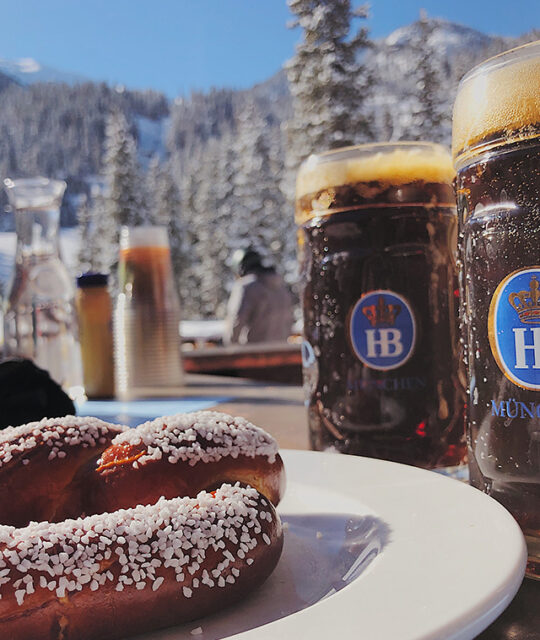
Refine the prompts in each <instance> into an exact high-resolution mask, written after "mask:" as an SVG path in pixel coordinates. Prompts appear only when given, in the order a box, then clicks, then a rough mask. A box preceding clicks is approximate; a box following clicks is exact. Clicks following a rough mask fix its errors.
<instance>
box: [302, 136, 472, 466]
mask: <svg viewBox="0 0 540 640" xmlns="http://www.w3.org/2000/svg"><path fill="white" fill-rule="evenodd" d="M452 177H453V169H452V166H451V159H450V156H449V154H448V153H447V152H446V151H445V150H444V149H443V148H442V147H439V146H437V145H432V144H429V143H409V144H407V143H402V144H395V145H391V144H388V145H366V146H360V147H351V148H347V149H341V150H336V151H332V152H328V153H325V154H321V155H319V156H312V157H311V158H309V159H308V160H307V161H306V162H305V163H304V165H303V166H302V167H301V169H300V172H299V176H298V181H297V206H296V217H297V221H298V223H299V227H300V228H299V254H300V263H301V275H302V281H303V295H302V302H303V315H304V343H303V362H304V387H305V391H306V401H307V404H308V413H309V429H310V438H311V445H312V447H313V448H314V449H317V450H335V451H339V452H343V453H350V454H356V455H365V456H369V457H375V458H382V459H386V460H392V461H397V462H404V463H409V464H414V465H417V466H422V467H426V468H434V467H451V466H454V465H459V464H461V463H462V462H463V459H464V454H465V448H466V447H465V436H464V423H463V385H462V384H461V383H460V380H459V376H458V363H459V357H458V337H457V329H458V327H457V304H458V300H457V276H456V263H455V255H454V254H455V252H454V246H455V242H456V234H457V218H456V212H455V199H454V195H453V191H452V186H451V181H452Z"/></svg>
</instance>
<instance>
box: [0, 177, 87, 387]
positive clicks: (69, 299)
mask: <svg viewBox="0 0 540 640" xmlns="http://www.w3.org/2000/svg"><path fill="white" fill-rule="evenodd" d="M4 184H5V187H6V191H7V194H8V198H9V202H10V204H11V206H12V207H13V209H14V211H15V228H16V232H17V248H16V252H15V265H14V270H13V275H12V278H11V284H10V287H9V289H8V293H7V296H6V301H5V309H4V355H5V356H6V357H23V358H29V359H30V360H33V361H34V362H35V364H36V365H37V366H39V367H41V368H42V369H45V370H46V371H48V372H49V374H50V376H51V377H52V378H53V379H54V380H55V381H56V382H58V383H59V384H60V385H62V387H63V388H64V389H65V390H66V391H67V392H68V393H69V394H70V395H71V396H72V397H76V396H77V395H78V394H80V392H81V390H82V368H81V354H80V346H79V341H78V330H77V319H76V313H75V307H74V294H75V286H74V283H73V281H72V278H71V277H70V275H69V273H68V271H67V269H66V267H65V265H64V263H63V262H62V260H61V258H60V250H59V238H58V232H59V220H60V204H61V201H62V197H63V194H64V190H65V188H66V184H65V182H62V181H58V180H48V179H46V178H28V179H20V180H9V179H8V180H5V182H4Z"/></svg>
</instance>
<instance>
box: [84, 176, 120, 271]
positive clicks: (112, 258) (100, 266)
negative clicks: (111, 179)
mask: <svg viewBox="0 0 540 640" xmlns="http://www.w3.org/2000/svg"><path fill="white" fill-rule="evenodd" d="M90 220H91V230H92V231H91V236H90V241H89V246H90V254H91V267H92V270H94V271H98V272H100V273H108V274H111V275H112V276H113V278H112V281H111V282H112V284H114V281H115V278H116V266H117V264H118V225H117V223H116V220H115V219H114V217H113V216H111V215H110V213H109V210H108V207H107V202H106V199H105V197H104V195H103V193H102V188H101V187H99V186H98V185H94V186H93V187H92V190H91V200H90Z"/></svg>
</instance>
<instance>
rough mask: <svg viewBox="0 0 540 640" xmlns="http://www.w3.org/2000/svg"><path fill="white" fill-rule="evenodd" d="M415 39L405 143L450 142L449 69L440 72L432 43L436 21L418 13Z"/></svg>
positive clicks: (441, 64) (441, 68) (438, 59)
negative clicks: (412, 104) (411, 106)
mask: <svg viewBox="0 0 540 640" xmlns="http://www.w3.org/2000/svg"><path fill="white" fill-rule="evenodd" d="M417 25H418V29H417V32H416V37H415V38H414V39H413V40H412V41H411V52H412V55H413V61H414V62H413V64H414V67H413V74H412V77H413V81H414V88H413V99H414V103H415V106H414V107H413V112H412V114H411V126H410V128H409V130H408V131H406V137H407V138H408V139H409V140H428V141H431V142H445V143H449V142H450V137H451V131H452V110H451V105H450V104H449V103H448V100H447V91H446V90H445V89H446V84H447V82H448V79H449V75H450V70H449V69H448V70H447V72H445V70H444V69H443V65H444V62H445V61H444V60H441V58H440V56H439V55H438V53H437V51H436V50H435V48H434V46H433V44H432V38H431V36H432V34H433V32H434V31H435V27H436V22H435V21H432V20H429V19H428V17H427V15H426V13H425V12H424V11H422V12H421V13H420V20H419V21H418V22H417Z"/></svg>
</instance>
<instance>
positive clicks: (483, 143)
mask: <svg viewBox="0 0 540 640" xmlns="http://www.w3.org/2000/svg"><path fill="white" fill-rule="evenodd" d="M539 126H540V41H537V42H533V43H531V44H528V45H524V46H522V47H518V48H517V49H512V50H510V51H506V52H505V53H502V54H500V55H498V56H495V57H494V58H491V59H489V60H487V61H486V62H483V63H482V64H481V65H479V66H478V67H475V68H474V69H472V70H471V71H469V73H467V74H466V75H465V76H464V77H463V79H462V80H461V83H460V85H459V88H458V94H457V97H456V102H455V105H454V118H453V131H452V152H453V156H454V159H455V162H456V164H457V165H460V164H462V163H463V161H466V160H467V158H470V157H471V155H475V154H477V153H479V152H481V151H483V150H484V149H486V147H493V146H498V145H501V144H506V143H508V142H514V141H518V140H523V139H527V138H531V137H537V136H538V135H539V131H538V128H539Z"/></svg>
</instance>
